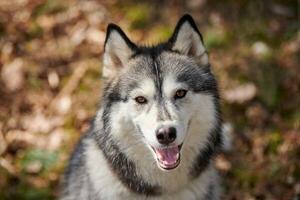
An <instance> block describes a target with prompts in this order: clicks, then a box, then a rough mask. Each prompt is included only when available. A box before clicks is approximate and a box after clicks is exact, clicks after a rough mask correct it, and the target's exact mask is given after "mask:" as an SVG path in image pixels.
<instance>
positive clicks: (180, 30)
mask: <svg viewBox="0 0 300 200" xmlns="http://www.w3.org/2000/svg"><path fill="white" fill-rule="evenodd" d="M169 42H170V43H171V45H172V50H174V51H178V52H179V53H181V54H184V55H187V56H190V57H193V58H194V59H196V61H197V62H198V63H199V64H203V65H206V64H208V55H207V51H206V49H205V47H204V43H203V39H202V35H201V33H200V32H199V30H198V28H197V26H196V24H195V22H194V20H193V18H192V17H191V16H190V15H187V14H186V15H184V16H183V17H182V18H181V19H180V20H179V22H178V23H177V25H176V28H175V30H174V33H173V35H172V37H171V38H170V40H169Z"/></svg>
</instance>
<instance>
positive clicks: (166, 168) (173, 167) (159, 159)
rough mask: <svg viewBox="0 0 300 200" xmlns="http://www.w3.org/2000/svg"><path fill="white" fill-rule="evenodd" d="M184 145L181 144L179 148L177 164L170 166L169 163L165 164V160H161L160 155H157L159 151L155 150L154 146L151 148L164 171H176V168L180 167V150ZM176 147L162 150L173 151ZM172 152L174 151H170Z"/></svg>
mask: <svg viewBox="0 0 300 200" xmlns="http://www.w3.org/2000/svg"><path fill="white" fill-rule="evenodd" d="M182 145H183V144H180V145H178V146H177V151H178V153H177V154H176V157H177V159H176V161H175V163H172V164H169V163H168V162H167V163H165V162H164V160H161V158H159V156H158V153H157V152H159V150H157V149H156V148H154V147H153V146H151V148H152V150H153V151H154V153H155V154H156V159H157V162H158V164H159V166H160V167H161V168H162V169H164V170H172V169H175V168H176V167H178V165H179V164H180V150H181V148H182ZM175 147H176V146H175ZM175 147H174V146H171V147H168V146H167V147H164V148H162V149H168V148H169V149H172V148H175ZM170 151H172V150H170Z"/></svg>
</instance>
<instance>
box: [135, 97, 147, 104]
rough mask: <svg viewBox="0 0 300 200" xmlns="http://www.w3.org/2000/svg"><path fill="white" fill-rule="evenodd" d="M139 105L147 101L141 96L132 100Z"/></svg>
mask: <svg viewBox="0 0 300 200" xmlns="http://www.w3.org/2000/svg"><path fill="white" fill-rule="evenodd" d="M134 100H135V101H136V102H137V103H139V104H145V103H147V99H146V98H145V97H143V96H138V97H136V98H135V99H134Z"/></svg>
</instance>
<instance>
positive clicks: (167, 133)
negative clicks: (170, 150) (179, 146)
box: [156, 127, 176, 144]
mask: <svg viewBox="0 0 300 200" xmlns="http://www.w3.org/2000/svg"><path fill="white" fill-rule="evenodd" d="M156 138H157V140H158V142H159V143H161V144H170V143H172V142H174V140H175V139H176V128H174V127H169V128H165V127H163V128H159V129H158V130H157V131H156Z"/></svg>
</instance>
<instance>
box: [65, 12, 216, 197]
mask: <svg viewBox="0 0 300 200" xmlns="http://www.w3.org/2000/svg"><path fill="white" fill-rule="evenodd" d="M103 77H104V82H105V88H104V91H103V98H102V106H101V108H100V110H99V111H98V112H97V115H96V117H95V119H94V121H93V123H92V127H91V129H90V131H89V132H88V133H87V134H86V135H85V136H83V137H82V138H81V140H80V142H79V144H78V145H77V147H76V149H75V151H74V153H73V156H72V158H71V160H70V164H69V167H68V169H67V171H66V174H65V180H64V191H63V194H62V197H61V199H63V200H73V199H78V200H84V199H92V200H94V199H95V200H98V199H99V200H111V199H112V200H117V199H122V200H123V199H128V200H131V199H153V200H154V199H156V200H168V199H170V200H171V199H172V200H176V199H178V200H179V199H180V200H183V199H188V200H196V199H197V200H201V199H203V200H204V199H205V200H207V199H213V200H216V199H220V191H219V190H220V188H219V178H218V174H217V172H216V169H215V168H214V165H213V158H214V157H215V155H216V154H217V153H218V152H219V150H220V147H221V143H222V136H221V129H222V128H221V125H222V122H221V114H220V108H219V100H218V99H219V95H218V88H217V83H216V80H215V78H214V75H213V74H212V72H211V70H210V65H209V61H208V55H207V52H206V49H205V47H204V44H203V40H202V36H201V34H200V32H199V30H198V29H197V27H196V24H195V22H194V20H193V19H192V17H191V16H189V15H184V16H183V17H182V18H181V19H180V20H179V22H178V24H177V26H176V28H175V30H174V33H173V35H172V36H171V38H170V39H169V40H168V41H167V42H165V43H162V44H159V45H156V46H152V47H145V46H138V45H136V44H134V43H133V42H131V41H130V40H129V39H128V37H127V36H126V35H125V33H124V32H123V31H122V30H121V29H120V28H119V27H118V26H117V25H114V24H110V25H109V26H108V28H107V35H106V40H105V45H104V58H103Z"/></svg>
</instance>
